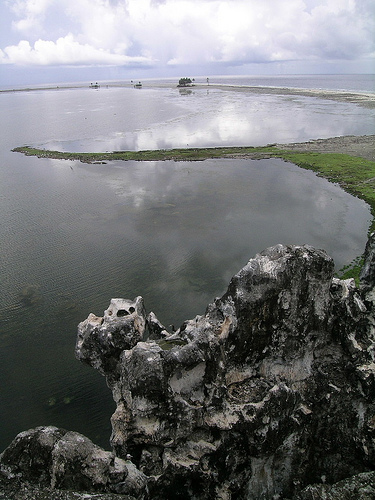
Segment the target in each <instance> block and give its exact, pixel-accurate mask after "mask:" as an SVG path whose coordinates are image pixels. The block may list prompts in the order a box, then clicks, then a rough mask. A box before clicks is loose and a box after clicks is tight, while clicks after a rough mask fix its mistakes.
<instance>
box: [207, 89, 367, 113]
mask: <svg viewBox="0 0 375 500" xmlns="http://www.w3.org/2000/svg"><path fill="white" fill-rule="evenodd" d="M202 86H203V85H199V87H202ZM205 87H211V88H218V89H222V90H234V91H237V92H251V93H253V94H273V95H291V96H292V95H298V96H305V97H317V98H319V99H331V100H333V101H340V102H351V103H354V104H359V105H360V106H364V107H366V108H375V93H373V92H350V91H341V90H324V89H299V88H292V87H250V86H245V85H243V86H241V85H216V84H213V85H211V84H210V85H205Z"/></svg>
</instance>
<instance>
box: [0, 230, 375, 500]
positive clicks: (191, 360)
mask: <svg viewBox="0 0 375 500" xmlns="http://www.w3.org/2000/svg"><path fill="white" fill-rule="evenodd" d="M333 268H334V266H333V261H332V259H331V258H330V257H329V256H328V255H327V254H326V253H325V252H324V251H321V250H316V249H314V248H312V247H309V246H284V245H277V246H275V247H272V248H269V249H267V250H265V251H264V252H262V253H260V254H258V255H256V256H255V258H253V259H251V260H250V261H249V262H248V264H247V265H246V266H245V267H244V268H243V269H241V270H240V271H239V273H238V274H236V275H235V276H234V277H233V278H232V280H231V282H230V284H229V287H228V290H227V291H226V293H225V294H224V295H223V296H222V297H221V298H217V299H215V301H214V302H213V303H212V304H210V305H209V306H208V307H207V310H206V313H205V314H204V315H203V316H196V317H195V318H194V319H192V320H189V321H186V322H185V323H184V324H183V325H182V326H181V327H180V328H179V329H178V330H177V331H176V332H168V331H167V329H166V328H165V327H164V326H163V325H162V324H161V323H160V322H159V321H158V319H157V317H156V316H155V314H153V313H150V314H149V315H148V316H146V312H145V308H144V305H143V300H142V298H141V297H137V298H136V299H135V300H134V301H130V300H125V299H112V301H111V305H110V307H109V308H108V309H107V311H105V313H104V317H103V318H98V317H96V316H94V315H93V314H90V316H89V317H88V318H87V319H86V320H85V321H84V322H82V323H80V325H79V327H78V337H77V344H76V356H77V358H78V359H80V360H82V361H84V362H86V363H88V364H90V365H91V366H93V367H94V368H96V369H98V370H99V371H100V372H101V373H102V374H103V375H105V377H106V379H107V382H108V385H109V387H110V388H111V390H112V393H113V397H114V400H115V402H116V405H117V407H116V410H115V413H114V414H113V416H112V419H111V422H112V436H111V444H112V447H113V453H112V454H111V453H110V452H104V451H103V450H100V449H98V448H97V447H95V446H94V445H92V443H91V444H90V445H89V444H88V440H86V438H83V437H81V439H82V440H83V441H82V446H81V445H80V446H79V447H78V448H79V451H77V450H76V449H75V448H74V446H73V444H72V443H74V442H77V441H76V437H75V436H76V434H75V433H67V432H66V431H61V430H59V429H56V430H54V431H53V432H51V434H50V437H49V438H48V443H47V444H43V443H45V441H43V439H44V438H43V439H42V438H41V436H42V435H41V434H40V432H41V431H40V430H39V431H38V430H37V431H36V432H37V433H36V436H35V435H34V437H33V438H29V437H28V438H27V439H25V436H22V435H21V437H18V438H16V440H15V442H14V443H13V444H12V445H11V446H10V447H9V448H8V449H7V450H6V451H5V452H4V454H3V456H2V457H1V460H0V470H3V474H4V473H5V472H4V471H6V473H7V474H20V475H21V476H22V478H23V479H24V480H27V481H31V482H34V483H35V482H37V483H38V484H40V485H48V487H50V488H51V487H52V488H53V487H54V488H69V487H72V483H71V482H70V481H71V479H70V478H71V477H76V479H75V481H76V483H77V484H79V485H80V488H87V489H88V491H92V489H95V491H101V492H103V493H104V492H108V494H113V493H117V492H118V493H121V494H127V495H134V496H135V497H136V498H139V499H153V500H158V499H160V500H161V499H174V498H184V499H200V500H205V499H207V500H208V499H215V500H216V499H222V500H224V499H225V500H227V499H228V500H230V499H232V500H234V499H249V500H261V499H281V498H285V499H291V498H294V499H297V498H298V499H300V500H307V499H310V498H311V499H312V498H316V497H317V496H316V495H318V496H319V495H320V498H330V499H332V500H334V499H337V498H348V499H353V500H354V499H357V498H366V497H365V496H363V495H364V494H365V493H366V492H367V493H368V494H369V495H372V493H373V490H374V488H375V486H374V475H373V473H371V472H370V471H372V470H374V469H375V401H374V396H375V352H374V348H375V342H374V340H375V327H374V325H375V320H374V301H375V300H374V297H375V235H374V234H373V235H371V237H370V240H369V243H368V245H367V247H366V252H365V263H364V267H363V271H362V274H361V284H360V286H359V288H357V287H356V286H355V283H354V280H346V281H343V280H339V279H337V278H334V277H333ZM30 432H32V431H30ZM31 449H33V450H36V451H35V457H37V458H35V459H33V460H32V461H31V462H30V459H29V458H28V456H29V455H30V450H31ZM17 450H20V451H19V453H18V455H17V453H16V452H17ZM129 455H130V456H131V457H132V458H131V460H132V462H131V465H130V462H129V460H127V458H129ZM16 456H17V457H19V458H15V457H16ZM23 457H26V458H23ZM110 457H111V458H110ZM111 460H112V461H111ZM15 463H17V465H15ZM28 464H29V465H28ZM30 464H31V465H32V467H31V466H30ZM77 474H78V475H77ZM332 484H333V485H334V486H331V485H332ZM90 488H91V490H90ZM364 492H365V493H364ZM340 494H341V495H342V496H341V497H340V496H339V495H340ZM314 495H315V496H314ZM330 495H331V496H330ZM335 495H336V496H335ZM360 495H362V496H360ZM0 498H1V497H0ZM56 498H58V497H56ZM368 498H373V497H372V496H369V497H368Z"/></svg>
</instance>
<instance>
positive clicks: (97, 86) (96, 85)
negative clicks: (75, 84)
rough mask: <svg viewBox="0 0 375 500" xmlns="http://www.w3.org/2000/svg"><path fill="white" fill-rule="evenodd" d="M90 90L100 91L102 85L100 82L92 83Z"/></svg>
mask: <svg viewBox="0 0 375 500" xmlns="http://www.w3.org/2000/svg"><path fill="white" fill-rule="evenodd" d="M90 88H92V89H100V85H99V83H98V82H95V83H90Z"/></svg>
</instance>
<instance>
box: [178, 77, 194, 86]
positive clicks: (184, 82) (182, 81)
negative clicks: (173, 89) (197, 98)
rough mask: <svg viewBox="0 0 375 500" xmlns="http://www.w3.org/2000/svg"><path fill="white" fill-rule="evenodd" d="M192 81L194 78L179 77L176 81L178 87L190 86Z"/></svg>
mask: <svg viewBox="0 0 375 500" xmlns="http://www.w3.org/2000/svg"><path fill="white" fill-rule="evenodd" d="M193 82H194V78H193V79H191V78H180V79H179V81H178V87H190V86H191V85H192V84H193Z"/></svg>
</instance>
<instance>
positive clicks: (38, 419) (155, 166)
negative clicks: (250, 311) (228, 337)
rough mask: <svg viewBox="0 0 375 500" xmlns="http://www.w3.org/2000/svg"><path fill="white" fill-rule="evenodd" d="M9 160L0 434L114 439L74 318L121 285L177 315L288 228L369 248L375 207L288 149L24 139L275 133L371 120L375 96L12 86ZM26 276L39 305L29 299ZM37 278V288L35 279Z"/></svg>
mask: <svg viewBox="0 0 375 500" xmlns="http://www.w3.org/2000/svg"><path fill="white" fill-rule="evenodd" d="M0 100H1V110H2V111H1V120H2V121H1V125H2V131H3V133H2V137H1V164H0V214H1V220H0V249H1V264H0V282H1V291H0V345H1V350H0V386H1V407H0V422H1V427H0V428H1V431H0V449H3V448H4V447H5V446H6V445H7V444H9V442H10V440H11V439H12V438H13V437H14V436H15V434H16V433H17V432H20V431H21V430H24V429H27V428H30V427H34V426H37V425H47V424H48V425H56V426H61V427H64V428H68V429H71V430H77V431H79V432H82V433H84V434H86V435H87V436H88V437H90V438H91V439H93V440H94V441H95V442H97V443H98V444H101V445H102V446H104V447H105V448H108V439H109V432H110V424H109V416H110V415H111V413H112V411H113V409H114V404H113V402H112V401H111V396H110V391H109V390H108V389H107V388H106V386H105V382H104V379H102V378H101V377H100V375H99V374H98V373H96V372H94V371H93V370H92V369H90V368H86V367H85V366H83V365H81V364H80V363H79V362H78V361H76V360H75V359H74V354H73V351H74V343H75V336H76V327H77V324H78V322H79V321H82V320H83V319H85V318H86V317H87V315H88V314H89V312H94V313H95V314H98V315H101V314H102V312H103V310H104V309H106V307H107V305H108V303H109V300H110V298H111V297H115V296H120V297H121V296H122V297H128V298H134V297H135V296H136V295H142V296H143V297H144V299H145V304H146V308H147V310H148V311H150V310H153V311H154V312H155V313H156V314H157V316H158V317H159V319H160V320H161V321H162V322H163V323H164V324H166V325H167V326H168V325H170V324H172V323H173V324H174V325H175V326H176V327H178V326H179V325H180V323H181V322H182V321H183V320H185V319H188V318H192V317H194V316H195V315H196V314H202V313H204V309H205V306H206V305H207V303H208V302H210V301H211V300H212V299H213V298H214V297H215V296H218V295H220V294H222V293H223V292H224V291H225V289H226V286H227V284H228V281H229V279H230V277H231V276H232V275H233V274H234V273H235V272H237V271H238V270H239V269H240V268H241V267H242V266H243V265H245V264H246V262H247V261H248V259H249V258H251V257H252V256H253V255H254V254H255V253H256V252H259V251H261V250H263V249H264V248H265V247H267V246H270V245H273V244H276V243H290V244H292V243H296V244H303V243H307V244H311V245H314V246H317V247H319V248H324V249H326V250H327V251H328V252H329V253H330V254H331V255H332V256H333V257H334V258H335V262H336V266H337V267H338V268H339V267H341V266H342V265H344V264H346V263H348V262H350V261H351V260H352V259H353V258H354V257H356V256H357V255H359V254H360V253H361V252H362V251H363V248H364V244H365V242H366V234H367V230H368V227H369V223H370V219H371V215H370V212H369V209H368V207H367V206H366V204H365V203H363V202H362V201H361V200H358V199H356V198H353V197H352V196H350V195H348V194H347V193H344V192H343V191H342V190H341V189H340V188H339V187H338V186H334V185H333V184H330V183H328V182H327V181H325V180H324V179H321V178H318V177H317V176H316V175H315V174H313V173H312V172H308V171H304V170H301V169H299V168H298V167H296V166H295V165H291V164H288V163H285V162H282V161H281V160H278V159H271V160H259V161H255V160H219V161H218V160H206V161H204V162H179V163H175V162H172V161H166V162H138V163H137V162H109V163H107V164H105V165H86V164H82V163H80V162H68V161H59V160H51V159H38V158H35V157H25V156H23V155H20V154H17V153H12V152H11V149H12V148H14V147H16V146H20V145H24V144H28V145H32V146H37V147H45V148H48V149H61V150H76V151H84V150H86V151H105V150H108V151H111V150H114V149H145V148H147V149H153V148H161V147H163V148H169V147H179V146H181V147H186V145H189V146H191V147H196V146H218V145H263V144H267V143H272V142H284V143H287V142H296V141H304V140H309V139H314V138H324V137H331V136H337V135H349V134H354V135H360V134H366V133H373V129H374V127H373V125H374V111H373V110H371V109H365V108H362V107H359V106H357V105H353V104H350V103H337V102H335V101H326V100H321V99H316V98H308V97H301V96H293V97H289V98H288V97H285V96H282V97H279V96H275V95H272V96H259V95H257V96H250V95H249V96H246V95H244V94H243V93H235V92H226V91H225V90H221V89H213V90H211V89H209V90H207V89H203V88H202V89H196V90H194V91H193V92H192V93H191V94H181V93H180V92H179V90H178V89H176V88H172V87H169V88H168V87H167V88H145V87H144V88H143V89H141V90H136V89H133V88H117V87H116V88H112V87H108V88H106V87H104V88H103V87H101V88H100V89H98V90H93V89H89V88H78V89H56V90H52V91H37V90H35V91H30V92H16V93H4V94H1V95H0ZM25 286H26V287H27V286H28V287H29V290H30V289H31V290H33V293H34V298H35V301H33V303H32V304H29V303H27V301H26V302H25V300H22V293H23V290H24V288H25ZM30 287H31V288H30Z"/></svg>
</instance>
